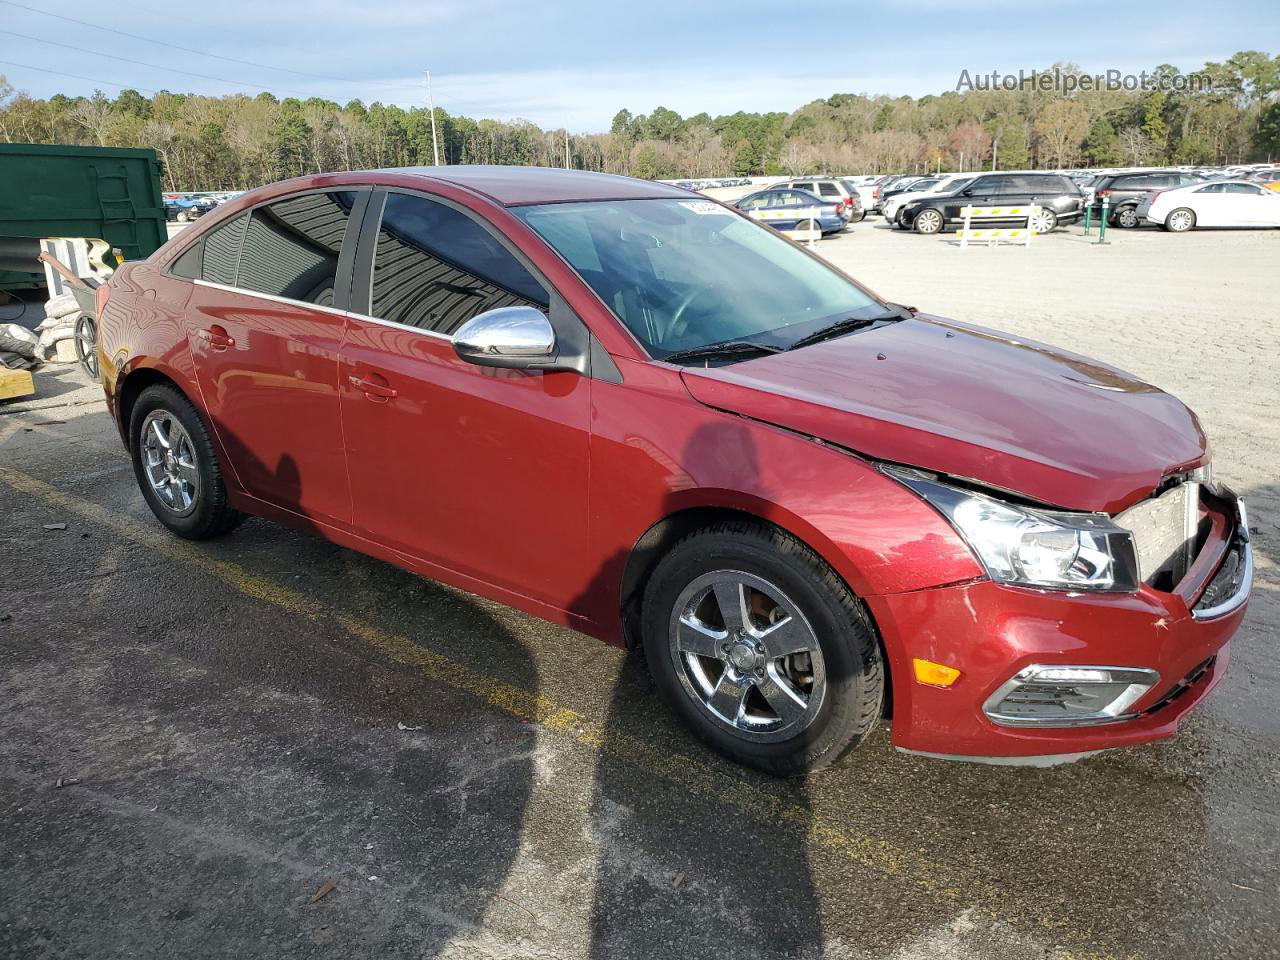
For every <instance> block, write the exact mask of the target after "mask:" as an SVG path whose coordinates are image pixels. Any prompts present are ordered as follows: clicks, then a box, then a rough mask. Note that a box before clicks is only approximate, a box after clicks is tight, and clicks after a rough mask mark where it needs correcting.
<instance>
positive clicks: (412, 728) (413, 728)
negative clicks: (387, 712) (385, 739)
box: [396, 723, 422, 730]
mask: <svg viewBox="0 0 1280 960" xmlns="http://www.w3.org/2000/svg"><path fill="white" fill-rule="evenodd" d="M396 727H397V728H398V729H400V730H421V729H422V728H421V727H411V726H409V725H408V724H404V723H397V724H396Z"/></svg>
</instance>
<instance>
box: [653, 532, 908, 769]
mask: <svg viewBox="0 0 1280 960" xmlns="http://www.w3.org/2000/svg"><path fill="white" fill-rule="evenodd" d="M643 625H644V632H643V636H644V644H645V651H646V657H647V659H648V662H649V664H650V666H651V668H652V670H653V673H654V676H655V679H656V680H657V683H658V686H659V688H660V689H661V690H662V692H663V695H664V696H665V698H666V699H667V700H668V702H669V703H670V704H671V706H672V707H673V709H674V710H675V711H676V713H677V714H679V715H680V717H681V719H682V720H684V722H685V723H686V724H688V726H689V727H690V728H691V729H692V730H693V732H694V733H695V734H696V735H697V736H698V737H700V738H701V739H702V740H704V741H705V742H706V743H708V744H709V745H710V746H711V747H713V748H714V749H716V750H718V751H719V752H721V753H723V754H725V755H726V756H728V757H730V758H732V759H734V760H736V761H738V762H739V763H743V764H746V765H747V766H751V767H755V768H756V769H759V770H762V771H764V772H766V773H770V774H773V775H775V776H798V775H801V774H804V773H806V772H808V771H810V770H815V769H819V768H821V767H825V766H828V765H830V764H832V763H835V762H836V761H837V760H839V759H840V758H841V757H842V756H844V755H845V754H847V753H848V752H850V751H851V750H853V749H854V748H855V747H857V746H858V745H859V744H860V743H861V742H862V741H863V740H864V739H865V738H866V736H867V735H868V734H869V733H870V732H871V730H872V729H873V728H874V726H875V723H876V720H877V719H878V718H879V716H880V710H881V705H882V703H883V699H884V668H883V664H882V662H881V656H880V647H879V644H878V642H877V640H876V638H875V635H874V633H873V631H872V628H871V625H870V622H869V619H868V617H867V615H866V612H865V610H864V609H863V607H862V604H861V602H860V601H859V600H858V599H857V598H856V597H855V596H854V595H853V593H852V592H851V591H850V590H849V588H848V586H846V585H845V583H844V582H843V581H842V580H841V579H840V578H839V577H838V576H837V575H836V573H835V571H833V570H832V569H831V568H830V567H829V566H828V565H827V564H826V563H825V562H824V561H823V560H822V559H821V558H820V557H819V556H818V555H817V554H815V553H814V552H813V551H812V550H810V549H809V548H808V547H807V546H805V545H804V544H802V543H800V542H799V541H798V540H796V539H794V538H793V537H791V536H789V535H788V534H785V533H783V532H782V531H780V530H777V529H776V528H773V527H768V526H765V525H763V524H759V523H756V522H754V521H749V520H742V521H727V522H724V523H720V524H717V525H715V526H712V527H708V528H706V529H703V530H700V531H697V532H696V533H693V534H690V535H688V536H686V537H685V538H684V539H682V540H681V541H679V542H678V543H677V544H676V545H675V546H674V547H673V548H672V549H671V551H670V552H669V553H668V554H667V555H666V556H665V557H664V558H663V559H662V561H661V562H660V563H659V564H658V567H657V569H656V570H655V571H654V574H653V577H652V579H651V580H650V583H649V587H648V589H647V590H646V592H645V599H644V608H643Z"/></svg>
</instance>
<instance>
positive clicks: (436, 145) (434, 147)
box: [427, 70, 440, 167]
mask: <svg viewBox="0 0 1280 960" xmlns="http://www.w3.org/2000/svg"><path fill="white" fill-rule="evenodd" d="M427 109H428V110H430V111H431V155H432V156H433V157H434V158H435V163H436V166H437V167H438V166H440V141H439V140H437V139H436V102H435V100H434V99H432V97H431V71H430V70H428V71H427Z"/></svg>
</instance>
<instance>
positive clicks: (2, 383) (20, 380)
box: [0, 366, 36, 400]
mask: <svg viewBox="0 0 1280 960" xmlns="http://www.w3.org/2000/svg"><path fill="white" fill-rule="evenodd" d="M35 392H36V382H35V379H34V378H33V377H32V376H31V371H29V370H11V369H9V368H8V367H7V366H0V400H16V399H17V398H18V397H29V396H31V395H32V394H34V393H35Z"/></svg>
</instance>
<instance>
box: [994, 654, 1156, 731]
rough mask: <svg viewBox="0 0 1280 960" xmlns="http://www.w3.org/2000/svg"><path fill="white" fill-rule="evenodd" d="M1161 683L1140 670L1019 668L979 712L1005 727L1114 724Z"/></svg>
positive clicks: (1124, 717)
mask: <svg viewBox="0 0 1280 960" xmlns="http://www.w3.org/2000/svg"><path fill="white" fill-rule="evenodd" d="M1159 682H1160V675H1159V674H1158V673H1156V671H1154V670H1148V669H1145V668H1142V667H1086V666H1060V665H1046V664H1037V665H1035V666H1030V667H1026V668H1024V669H1022V670H1019V671H1018V672H1017V673H1016V674H1014V676H1013V677H1011V678H1010V679H1009V680H1008V681H1006V682H1005V683H1004V684H1002V685H1001V687H1000V689H998V690H997V691H996V692H995V693H993V694H992V695H991V696H990V697H989V698H988V699H987V702H986V703H985V704H984V705H983V708H982V710H983V713H985V714H986V715H987V717H988V718H989V719H990V720H991V721H992V722H993V723H998V724H1000V725H1001V726H1006V727H1019V726H1022V727H1030V726H1037V727H1073V726H1084V725H1088V724H1099V723H1115V722H1116V721H1119V720H1127V719H1129V718H1130V715H1129V714H1128V712H1127V711H1128V710H1129V708H1130V707H1132V706H1133V705H1134V704H1135V703H1137V702H1138V700H1139V699H1140V698H1141V697H1142V695H1143V694H1145V693H1146V692H1147V691H1148V690H1150V689H1151V688H1152V687H1154V686H1155V685H1156V684H1157V683H1159Z"/></svg>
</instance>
